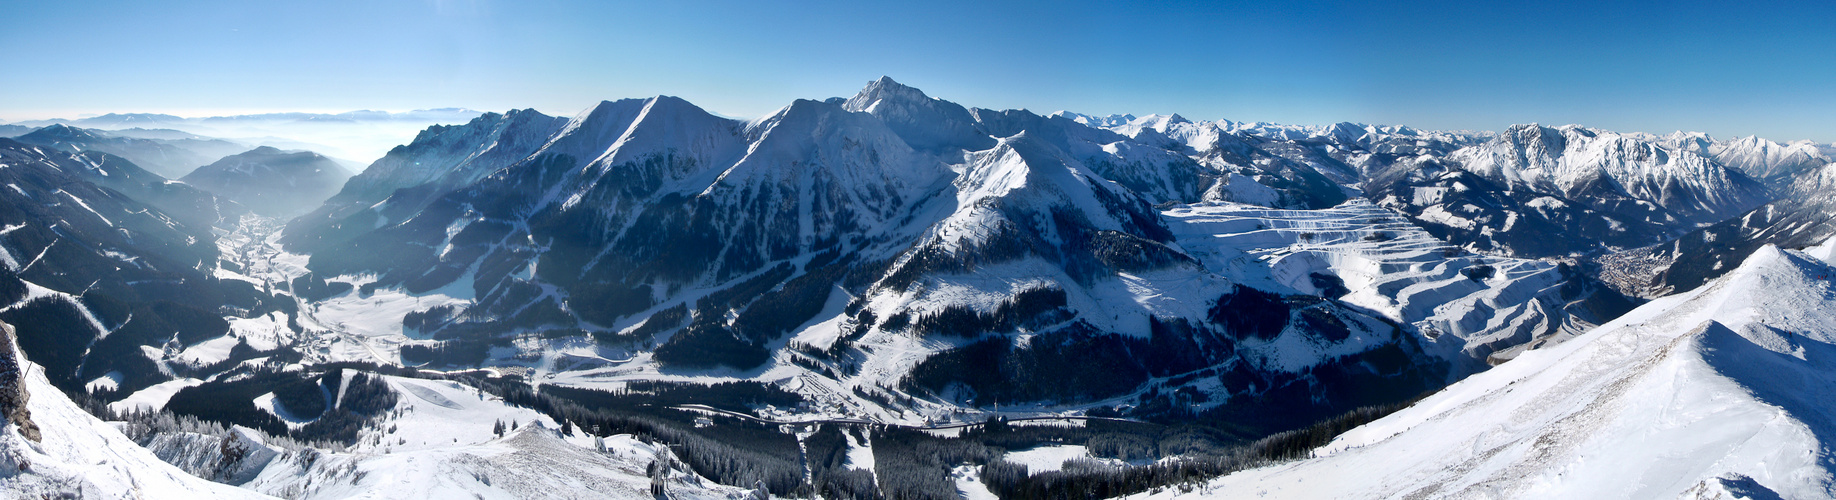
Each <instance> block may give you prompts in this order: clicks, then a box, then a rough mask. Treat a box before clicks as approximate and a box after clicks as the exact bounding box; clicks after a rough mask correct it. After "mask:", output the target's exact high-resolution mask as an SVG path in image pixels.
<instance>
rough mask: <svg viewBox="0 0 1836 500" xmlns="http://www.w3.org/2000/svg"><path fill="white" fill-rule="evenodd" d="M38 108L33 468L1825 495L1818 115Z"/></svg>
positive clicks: (785, 484) (974, 493) (912, 103)
mask: <svg viewBox="0 0 1836 500" xmlns="http://www.w3.org/2000/svg"><path fill="white" fill-rule="evenodd" d="M332 117H335V118H336V119H333V118H332ZM291 121H299V122H313V123H315V125H313V127H314V128H312V130H315V131H317V132H315V133H314V134H312V135H301V136H294V137H287V136H286V135H285V134H286V133H287V131H289V130H296V129H292V128H288V126H287V125H286V124H287V123H290V122H291ZM338 124H343V125H338ZM404 124H412V125H413V126H414V127H417V130H418V132H415V133H412V134H407V133H401V132H400V131H399V130H398V129H401V128H402V127H404V126H405V125H404ZM24 125H29V126H15V125H0V132H5V134H4V135H5V136H6V137H0V184H3V185H4V186H0V325H4V328H0V333H3V334H4V335H3V336H4V338H5V340H6V342H0V418H4V419H5V420H6V423H5V428H4V432H0V496H4V497H7V498H186V499H190V498H302V499H337V498H441V499H444V498H479V499H485V498H493V499H495V498H506V499H509V498H731V499H739V498H765V497H795V498H824V499H839V498H849V499H873V498H901V499H910V498H1001V499H1018V498H1118V497H1131V498H1244V497H1257V498H1700V499H1710V498H1790V499H1812V498H1832V497H1836V456H1833V455H1832V453H1831V452H1830V449H1829V448H1830V447H1829V446H1828V445H1827V444H1825V443H1823V441H1822V440H1823V438H1825V437H1829V436H1831V435H1832V433H1836V406H1832V404H1831V403H1830V400H1829V398H1827V397H1825V395H1826V394H1828V393H1830V392H1831V391H1832V389H1836V387H1833V385H1836V361H1832V359H1836V358H1832V357H1836V304H1832V301H1836V285H1833V284H1832V282H1831V279H1832V278H1833V277H1836V264H1832V262H1833V261H1836V224H1832V222H1831V221H1832V219H1833V218H1836V196H1832V195H1831V194H1830V193H1832V192H1833V191H1832V189H1833V188H1836V165H1833V164H1832V162H1831V160H1830V156H1829V153H1830V152H1831V151H1832V150H1836V146H1831V145H1820V144H1814V143H1809V142H1797V143H1778V142H1773V141H1770V140H1767V139H1763V138H1758V137H1746V138H1735V139H1731V140H1728V139H1719V138H1714V137H1710V136H1708V135H1705V134H1700V133H1686V132H1677V133H1672V134H1668V135H1655V134H1647V133H1633V132H1614V131H1607V130H1600V129H1595V128H1590V127H1585V126H1579V125H1565V126H1559V127H1551V126H1543V125H1538V124H1523V125H1513V126H1509V127H1508V128H1506V129H1504V130H1503V131H1502V132H1486V131H1431V130H1418V129H1414V128H1410V127H1404V126H1378V125H1362V124H1352V123H1339V124H1333V125H1328V126H1291V125H1280V124H1270V123H1257V122H1233V121H1228V120H1217V121H1193V120H1189V119H1186V118H1184V117H1181V116H1179V115H1148V116H1140V117H1137V116H1129V115H1116V116H1091V115H1083V114H1078V113H1071V112H1063V111H1061V112H1057V113H1051V114H1043V115H1042V114H1037V113H1033V112H1030V111H1027V110H990V109H982V108H971V107H965V106H962V105H959V104H956V103H953V102H950V101H946V100H942V99H937V98H933V97H930V96H928V95H926V94H925V93H923V92H922V91H920V90H918V89H915V88H912V87H908V86H905V85H902V84H900V83H898V82H895V81H893V80H892V79H890V78H881V79H878V80H875V81H873V82H870V83H868V85H867V86H866V87H865V88H863V89H862V90H861V91H860V92H859V93H857V94H856V95H854V96H852V97H845V98H844V97H836V98H830V99H825V100H798V101H796V102H793V103H791V104H789V105H787V106H785V107H783V108H781V109H779V110H778V111H776V112H774V113H771V114H769V115H767V116H763V117H759V118H755V119H750V120H740V119H732V118H726V117H722V116H718V115H715V114H712V113H709V112H707V111H705V110H703V109H701V108H699V107H697V106H696V105H694V104H692V103H690V102H688V101H685V100H683V99H679V98H675V97H669V96H656V97H652V98H644V99H624V100H617V101H605V102H602V103H599V104H597V105H594V106H592V107H590V108H588V109H586V110H584V111H582V112H580V113H579V114H578V115H575V116H573V117H555V116H548V115H545V114H543V113H540V112H537V111H535V110H532V109H521V110H510V111H507V112H503V113H494V112H492V113H479V112H473V111H468V110H459V109H449V110H431V111H422V112H413V113H407V114H398V115H392V114H388V113H382V114H374V113H367V112H359V113H350V114H344V115H306V114H297V116H296V114H276V115H257V116H246V117H216V118H209V119H186V118H179V117H174V116H166V115H105V116H102V117H96V118H89V119H84V120H77V121H59V122H56V123H30V124H24ZM232 126H233V127H232ZM149 127H152V128H149ZM338 127H345V129H339V130H342V131H341V132H335V133H334V132H328V131H329V130H333V129H337V128H338ZM247 130H255V131H258V132H259V133H261V134H265V135H264V136H263V137H262V138H261V139H260V140H251V139H247V138H236V137H228V138H224V137H217V136H212V135H211V134H213V133H220V134H226V135H227V134H231V132H230V131H247ZM383 130H395V131H397V133H398V134H399V137H400V138H401V139H402V140H406V141H407V143H406V144H399V145H393V147H392V148H388V147H384V146H378V145H376V144H370V143H367V142H366V143H361V144H344V143H339V144H337V145H333V146H325V145H322V144H320V143H319V141H327V140H333V138H336V137H341V136H346V135H362V134H365V133H380V132H378V131H383ZM251 133H254V132H251ZM372 135H374V134H372ZM409 135H412V137H411V138H410V137H408V136H409ZM390 137H396V136H390ZM334 142H335V141H334ZM385 150H386V153H385V152H384V151H385ZM328 154H329V155H333V156H328ZM376 155H380V156H379V157H378V156H376ZM351 156H366V157H372V158H375V159H374V160H373V161H371V162H370V163H368V165H367V167H365V166H363V165H362V164H355V163H350V162H345V161H343V160H338V159H337V157H351ZM353 172H354V173H353Z"/></svg>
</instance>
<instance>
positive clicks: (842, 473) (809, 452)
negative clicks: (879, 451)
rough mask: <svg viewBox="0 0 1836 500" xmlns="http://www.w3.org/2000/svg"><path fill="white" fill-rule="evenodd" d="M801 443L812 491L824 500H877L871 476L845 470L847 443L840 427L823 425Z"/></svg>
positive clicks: (852, 470) (870, 472) (877, 490)
mask: <svg viewBox="0 0 1836 500" xmlns="http://www.w3.org/2000/svg"><path fill="white" fill-rule="evenodd" d="M821 427H822V428H821V429H818V430H817V431H816V432H815V433H812V434H810V436H809V437H807V438H804V439H803V449H804V455H805V457H806V461H807V462H808V463H809V466H810V486H811V490H812V491H814V492H815V493H816V494H817V495H821V496H822V497H823V498H838V499H848V500H875V499H878V498H880V491H879V487H878V486H876V485H875V484H874V477H873V472H872V471H868V470H860V469H854V468H850V467H848V447H849V446H848V440H849V439H850V436H848V435H845V434H843V432H842V429H843V426H839V425H823V426H821Z"/></svg>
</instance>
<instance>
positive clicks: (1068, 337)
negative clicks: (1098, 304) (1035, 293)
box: [900, 321, 1148, 404]
mask: <svg viewBox="0 0 1836 500" xmlns="http://www.w3.org/2000/svg"><path fill="white" fill-rule="evenodd" d="M1142 343H1143V342H1142V341H1141V340H1140V339H1137V338H1133V337H1128V336H1124V335H1117V334H1112V333H1102V332H1099V331H1098V330H1097V329H1096V328H1095V327H1092V326H1090V325H1089V324H1088V323H1085V322H1083V321H1076V322H1073V323H1072V324H1070V325H1068V326H1066V327H1064V328H1061V329H1058V330H1054V331H1052V332H1048V333H1042V334H1039V335H1035V336H1033V337H1032V338H1030V339H1028V340H1027V341H1026V342H1025V344H1024V345H1020V346H1016V345H1014V342H1013V341H1012V340H1010V339H1007V338H1004V337H1003V338H991V339H987V340H982V341H978V342H975V343H971V344H969V345H966V346H962V347H958V348H955V349H950V350H947V351H944V352H941V353H938V354H935V355H932V356H931V357H930V358H926V359H925V360H924V361H922V362H920V363H919V364H918V366H916V367H914V368H913V369H912V374H911V375H910V376H908V377H907V378H906V379H905V380H904V381H902V382H901V384H900V385H901V387H902V388H903V389H905V390H906V391H908V392H913V393H923V392H930V393H934V394H935V393H941V392H944V390H945V389H946V388H948V387H949V386H951V385H952V384H958V383H960V384H963V385H965V386H967V387H969V388H970V389H973V390H974V391H975V393H976V394H977V395H978V397H977V399H978V401H980V402H981V403H982V404H989V403H995V402H1021V401H1060V402H1072V401H1090V400H1096V399H1102V398H1106V397H1113V396H1116V395H1121V394H1126V393H1128V392H1130V391H1133V390H1134V389H1135V388H1136V387H1138V386H1140V385H1141V384H1142V383H1143V382H1146V381H1147V379H1148V372H1147V369H1146V368H1145V367H1144V366H1143V365H1142V363H1141V361H1140V360H1139V359H1137V354H1135V353H1136V352H1138V351H1143V350H1144V349H1137V348H1139V347H1142V345H1141V344H1142Z"/></svg>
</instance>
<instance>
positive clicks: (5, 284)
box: [0, 266, 28, 307]
mask: <svg viewBox="0 0 1836 500" xmlns="http://www.w3.org/2000/svg"><path fill="white" fill-rule="evenodd" d="M27 292H28V290H27V289H26V283H25V280H22V279H19V275H17V274H13V270H12V269H7V268H6V266H0V307H3V306H10V305H13V303H14V302H19V300H20V299H24V298H25V296H26V293H27Z"/></svg>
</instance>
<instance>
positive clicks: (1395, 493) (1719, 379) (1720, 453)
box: [1166, 246, 1836, 499]
mask: <svg viewBox="0 0 1836 500" xmlns="http://www.w3.org/2000/svg"><path fill="white" fill-rule="evenodd" d="M1817 250H1819V251H1814V252H1813V253H1819V254H1820V256H1821V257H1828V256H1829V255H1828V254H1829V252H1828V251H1827V248H1820V249H1817ZM1833 273H1836V268H1833V267H1832V266H1831V265H1830V264H1829V263H1828V262H1825V261H1822V260H1819V259H1818V257H1813V256H1811V255H1807V254H1805V253H1800V252H1795V251H1782V250H1779V249H1777V248H1776V247H1770V246H1768V247H1765V248H1764V249H1762V250H1760V251H1759V252H1756V253H1755V254H1754V255H1753V256H1752V257H1750V258H1748V259H1747V261H1746V262H1745V263H1743V264H1742V265H1741V266H1740V267H1739V269H1737V270H1735V271H1734V272H1732V273H1729V274H1728V275H1727V276H1725V277H1723V278H1721V279H1719V280H1717V281H1716V282H1714V283H1712V284H1710V285H1708V286H1704V287H1702V288H1700V289H1697V290H1694V291H1691V292H1688V293H1684V294H1680V295H1676V296H1671V297H1665V298H1662V299H1658V300H1655V301H1653V302H1651V303H1649V304H1647V305H1645V306H1642V307H1640V308H1638V309H1636V310H1634V311H1632V312H1630V313H1628V314H1626V315H1625V316H1623V317H1621V318H1619V319H1617V320H1614V321H1612V322H1611V323H1608V324H1606V325H1603V326H1601V327H1600V328H1598V329H1595V330H1593V331H1591V332H1588V333H1587V334H1585V335H1583V336H1581V337H1578V338H1576V339H1574V340H1571V341H1569V342H1567V343H1564V344H1560V345H1556V346H1553V347H1549V348H1544V349H1539V350H1533V351H1529V352H1526V353H1524V354H1523V355H1521V356H1519V357H1518V358H1517V359H1515V360H1512V361H1510V362H1507V363H1504V364H1502V365H1500V366H1498V367H1496V368H1494V369H1492V370H1491V371H1488V372H1485V373H1481V374H1478V375H1475V376H1473V377H1471V378H1468V379H1466V380H1464V381H1461V382H1459V383H1457V384H1454V385H1453V386H1450V387H1448V388H1447V389H1445V390H1443V391H1441V392H1439V393H1437V394H1435V395H1433V396H1431V397H1429V398H1427V399H1424V400H1422V401H1420V402H1418V403H1416V404H1415V405H1413V406H1411V407H1409V408H1407V409H1404V410H1402V411H1399V412H1397V413H1395V414H1392V415H1390V416H1388V417H1386V418H1383V419H1380V420H1378V421H1376V422H1373V423H1370V424H1368V425H1365V426H1362V427H1359V428H1357V429H1354V430H1352V431H1350V432H1347V433H1346V434H1344V435H1342V436H1340V437H1339V438H1337V439H1335V440H1334V441H1333V442H1332V443H1331V444H1330V445H1328V446H1326V447H1325V448H1322V449H1320V450H1318V451H1317V452H1316V458H1312V459H1307V460H1302V461H1298V462H1292V463H1287V464H1282V465H1277V466H1272V467H1265V468H1260V469H1254V470H1249V471H1244V472H1240V473H1236V474H1232V475H1229V476H1226V477H1223V478H1220V479H1217V480H1214V481H1212V482H1210V483H1208V484H1207V485H1205V486H1204V487H1203V488H1202V489H1200V490H1199V491H1197V492H1194V493H1192V494H1188V495H1187V496H1199V495H1204V494H1214V495H1230V494H1243V493H1248V492H1254V493H1255V494H1259V495H1263V496H1266V497H1274V498H1415V497H1451V498H1679V497H1686V498H1726V497H1732V496H1733V495H1726V494H1727V493H1742V495H1741V496H1740V497H1743V498H1794V499H1795V498H1829V497H1831V496H1832V495H1836V486H1832V485H1833V484H1836V481H1833V480H1832V479H1833V478H1836V465H1833V464H1832V461H1831V459H1830V456H1829V451H1828V444H1827V443H1828V442H1829V440H1830V439H1831V438H1832V433H1836V406H1832V405H1831V403H1830V401H1829V399H1828V398H1826V397H1825V395H1826V394H1827V393H1828V392H1829V391H1830V390H1832V389H1836V375H1832V374H1836V364H1832V356H1833V355H1836V335H1833V334H1832V331H1833V330H1832V327H1831V325H1836V303H1832V302H1836V286H1833V285H1832V283H1831V281H1830V279H1831V277H1832V274H1833ZM1718 493H1719V494H1722V495H1726V496H1720V497H1718V496H1716V494H1718ZM1166 496H1179V495H1166Z"/></svg>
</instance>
